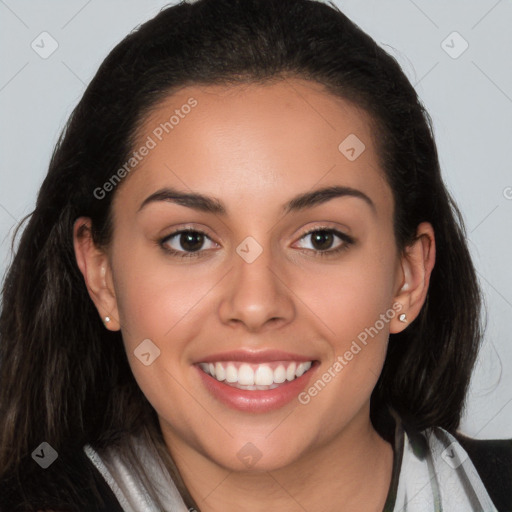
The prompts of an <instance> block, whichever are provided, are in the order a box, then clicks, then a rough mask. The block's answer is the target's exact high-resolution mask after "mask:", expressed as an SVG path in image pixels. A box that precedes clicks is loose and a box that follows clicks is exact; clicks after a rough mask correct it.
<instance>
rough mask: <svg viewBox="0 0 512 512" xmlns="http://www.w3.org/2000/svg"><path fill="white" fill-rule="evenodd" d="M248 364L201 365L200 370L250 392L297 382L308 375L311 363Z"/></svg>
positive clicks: (221, 363) (222, 363)
mask: <svg viewBox="0 0 512 512" xmlns="http://www.w3.org/2000/svg"><path fill="white" fill-rule="evenodd" d="M275 364H276V363H274V364H271V363H268V364H248V363H237V362H229V363H225V362H216V363H200V364H199V366H200V368H201V369H202V370H203V371H204V372H205V373H207V374H209V375H211V376H212V377H213V378H215V379H216V380H218V381H219V382H222V381H226V383H228V384H230V385H233V386H234V387H238V388H240V389H248V390H264V389H274V388H275V387H277V386H278V385H279V384H282V383H284V382H286V381H292V380H295V379H296V378H298V377H301V376H302V375H304V373H306V372H307V371H308V370H309V369H310V368H311V365H312V362H311V361H307V362H303V363H297V362H295V361H292V362H289V363H278V366H277V367H276V366H275ZM272 367H274V369H272Z"/></svg>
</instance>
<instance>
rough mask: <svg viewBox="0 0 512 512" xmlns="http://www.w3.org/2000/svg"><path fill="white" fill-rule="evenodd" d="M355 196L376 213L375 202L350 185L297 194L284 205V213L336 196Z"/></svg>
mask: <svg viewBox="0 0 512 512" xmlns="http://www.w3.org/2000/svg"><path fill="white" fill-rule="evenodd" d="M346 196H348V197H357V198H358V199H362V200H363V201H364V202H365V203H366V204H367V205H368V206H370V208H371V209H372V210H373V212H374V213H376V211H377V210H376V208H375V203H374V202H373V201H372V200H371V199H370V198H369V197H368V196H367V195H366V194H365V193H363V192H361V191H360V190H357V189H355V188H352V187H340V186H335V187H326V188H320V189H317V190H313V191H311V192H306V193H305V194H301V195H299V196H296V197H294V198H293V199H292V200H291V201H290V202H289V203H287V204H286V205H285V206H284V211H285V212H286V213H289V212H293V211H298V210H303V209H305V208H312V207H313V206H317V205H319V204H322V203H326V202H327V201H330V200H331V199H334V198H336V197H346Z"/></svg>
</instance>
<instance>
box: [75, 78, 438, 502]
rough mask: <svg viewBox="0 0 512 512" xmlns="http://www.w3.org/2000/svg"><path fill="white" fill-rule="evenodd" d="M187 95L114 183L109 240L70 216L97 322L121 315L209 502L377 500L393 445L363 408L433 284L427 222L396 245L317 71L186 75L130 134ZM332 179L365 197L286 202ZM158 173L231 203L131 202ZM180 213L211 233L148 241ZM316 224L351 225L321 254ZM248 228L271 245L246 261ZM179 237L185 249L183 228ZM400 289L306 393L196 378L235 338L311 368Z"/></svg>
mask: <svg viewBox="0 0 512 512" xmlns="http://www.w3.org/2000/svg"><path fill="white" fill-rule="evenodd" d="M190 97H193V98H195V99H196V100H197V102H198V104H197V106H196V107H195V108H194V109H193V110H192V111H191V112H190V114H188V115H187V116H185V117H184V119H181V120H180V123H179V125H177V126H175V128H174V129H173V131H172V132H171V133H169V134H167V135H165V137H164V139H163V140H162V141H161V142H159V143H158V145H157V146H156V147H155V148H154V149H152V150H151V151H150V153H149V154H148V155H147V156H146V157H145V158H144V160H143V161H142V162H141V163H140V164H139V165H138V167H137V169H136V171H134V172H133V173H131V174H130V175H129V177H128V178H126V179H125V180H124V182H123V183H122V185H120V186H119V187H118V188H117V190H115V192H114V193H115V198H114V204H113V214H114V232H113V233H114V234H113V239H112V242H111V244H110V245H109V247H108V248H105V249H102V248H98V247H95V246H94V244H93V243H92V241H91V238H90V236H89V235H88V233H87V231H86V232H85V234H84V235H83V236H78V228H79V227H80V226H82V225H86V226H90V221H89V219H87V218H80V219H78V221H77V222H76V224H75V251H76V256H77V262H78V265H79V267H80V270H81V271H82V273H83V275H84V279H85V282H86V284H87V287H88V290H89V293H90V296H91V298H92V300H93V301H94V303H95V304H96V307H97V309H98V313H99V314H100V315H101V317H102V318H104V317H105V316H109V317H110V319H111V320H110V322H108V324H106V328H108V329H111V330H118V329H121V331H122V334H123V340H124V343H125V347H126V351H127V354H128V358H129V361H130V365H131V368H132V371H133V374H134V376H135V378H136V380H137V382H138V384H139V386H140V387H141V389H142V391H143V392H144V394H145V395H146V397H147V398H148V400H149V401H150V402H151V404H152V405H153V407H154V408H155V410H156V411H157V413H158V416H159V420H160V424H161V427H162V431H163V434H164V438H165V441H166V444H167V446H168V448H169V451H170V453H171V455H172V456H173V457H174V460H175V461H176V464H177V466H178V468H179V470H180V472H181V474H182V476H183V478H184V481H185V483H186V485H187V487H188V489H189V490H190V492H191V494H192V496H193V497H194V499H195V500H196V502H197V503H198V505H199V507H200V508H201V510H202V511H205V512H210V511H222V512H230V511H235V510H237V511H238V510H246V511H249V512H251V511H263V510H269V509H275V508H276V507H280V509H281V510H285V511H290V512H291V511H303V510H315V511H319V512H321V511H323V512H327V511H336V512H340V511H344V510H351V511H353V510H364V511H380V510H382V507H383V505H384V502H385V499H386V495H387V492H388V488H389V484H390V479H391V472H392V460H393V452H392V447H391V446H390V445H389V444H388V443H387V442H386V441H384V440H383V439H382V438H381V437H380V436H379V435H378V434H377V432H376V431H375V430H374V428H373V426H372V424H371V422H370V418H369V401H370V395H371V392H372V390H373V388H374V386H375V384H376V382H377V379H378V376H379V374H380V372H381V369H382V366H383V364H384V359H385V355H386V349H387V340H388V336H389V333H390V332H392V333H396V332H399V331H401V330H403V329H405V328H407V325H408V324H409V323H410V322H412V321H413V320H414V319H415V318H416V316H417V315H418V313H419V311H420V309H421V307H422V305H423V303H424V301H425V297H426V293H427V289H428V283H429V278H430V273H431V271H432V268H433V265H434V259H435V243H434V233H433V229H432V227H431V225H430V224H428V223H423V224H421V225H419V226H418V230H417V235H418V237H417V239H416V241H415V242H414V243H413V244H412V245H411V246H409V247H407V248H406V249H405V250H404V251H403V252H401V251H399V250H398V249H397V247H396V242H395V238H394V234H393V198H392V192H391V189H390V187H389V185H388V184H387V182H386V179H385V177H384V174H383V171H382V170H381V169H380V167H379V160H378V156H377V153H376V149H375V144H374V138H373V137H374V134H373V133H372V131H371V124H370V119H369V118H368V116H367V115H366V114H365V112H363V111H361V110H360V109H358V108H356V107H355V106H354V105H352V104H350V103H348V102H347V101H345V100H343V99H340V98H337V97H334V96H332V95H330V94H328V93H326V92H325V91H324V90H323V89H322V87H321V86H320V85H319V84H316V83H311V82H306V81H304V80H301V79H291V80H283V81H279V82H276V83H273V84H271V85H244V86H241V85H237V86H229V87H228V86H225V87H224V86H207V87H206V86H205V87H199V86H190V87H187V88H184V89H181V90H180V91H178V92H176V93H175V94H174V95H172V96H170V97H168V98H167V99H166V100H165V101H164V102H163V103H162V104H161V105H160V106H159V108H157V109H155V110H154V111H153V113H152V114H151V116H150V117H149V118H147V119H146V120H145V123H144V124H143V126H142V128H141V130H140V132H139V140H140V142H141V143H143V142H144V141H145V140H146V138H147V136H148V135H151V133H152V132H153V130H154V129H155V127H157V126H158V125H159V123H160V122H163V121H165V120H167V119H168V118H169V116H170V115H171V114H172V112H173V111H174V110H175V109H176V108H180V106H181V105H183V104H185V103H186V102H187V100H188V99H189V98H190ZM352 133H353V134H356V135H357V137H358V138H359V139H360V140H361V141H363V143H364V144H365V146H366V149H365V151H364V152H363V153H362V154H361V155H360V156H359V157H358V158H357V159H356V160H354V161H349V160H348V159H347V158H346V157H345V156H344V155H343V154H342V153H341V152H340V151H339V150H338V146H339V144H340V142H341V141H343V140H344V139H345V138H346V137H347V136H348V135H349V134H352ZM327 186H344V187H351V188H353V189H357V190H358V191H360V192H362V193H364V194H365V195H366V196H368V197H369V198H370V199H371V201H372V203H373V205H374V206H373V207H371V206H369V205H368V204H367V202H366V201H364V200H362V199H361V198H358V197H351V196H344V197H337V198H332V199H330V200H329V201H326V202H323V203H321V204H317V205H315V206H313V207H310V208H305V209H303V210H300V211H294V212H290V213H288V214H284V213H283V210H282V205H284V204H285V203H287V202H288V201H290V200H291V199H292V198H293V197H295V196H297V195H300V194H303V193H306V192H311V191H312V190H315V189H319V188H323V187H327ZM164 187H173V188H176V189H179V190H180V191H184V192H192V191H193V192H196V193H200V194H204V195H207V196H211V197H213V198H216V199H217V200H218V201H220V202H222V204H223V205H224V207H225V209H226V214H224V215H221V214H213V213H210V212H202V211H196V210H194V209H191V208H188V207H186V206H183V205H179V204H175V203H173V202H170V201H159V202H151V203H149V204H147V205H146V206H145V207H144V208H142V210H140V211H139V208H140V206H141V203H142V202H143V201H144V200H145V199H146V198H147V197H148V196H150V195H151V194H153V193H154V192H156V191H158V190H160V189H162V188H164ZM185 227H193V228H194V229H198V230H200V231H204V232H205V233H206V234H207V235H208V237H209V239H208V238H206V239H205V243H204V246H203V247H204V249H203V250H202V252H201V251H200V252H201V254H200V255H199V256H198V255H197V254H198V253H196V256H192V257H190V258H180V257H177V256H172V255H170V254H168V253H166V252H165V251H164V250H163V249H162V247H161V246H160V245H159V243H158V240H160V239H161V238H163V237H165V236H167V235H169V234H172V233H173V232H175V231H179V229H183V228H185ZM312 228H317V229H319V228H324V229H326V228H331V229H337V230H339V231H341V232H342V233H346V234H349V235H350V236H352V237H353V238H354V240H355V241H354V243H353V244H349V245H347V244H345V247H344V250H343V251H341V252H339V253H337V254H331V255H323V256H322V255H319V254H318V253H320V252H321V251H320V250H318V249H317V250H315V246H314V245H313V243H312V238H311V236H308V235H306V236H304V234H305V233H306V232H307V231H308V230H310V229H312ZM248 236H251V237H253V238H254V239H255V240H256V241H257V242H258V243H259V244H260V246H261V247H262V249H263V252H262V253H261V254H260V256H259V257H258V258H257V259H256V260H255V261H254V262H252V263H247V262H246V261H244V259H242V258H241V257H240V256H239V255H238V254H237V252H236V248H237V246H238V245H239V244H240V243H241V242H242V240H244V239H245V238H246V237H248ZM210 239H211V240H212V241H211V242H210ZM343 243H344V242H341V244H342V245H343ZM339 245H340V240H339V239H337V238H335V239H334V242H333V247H334V246H339ZM172 247H173V248H175V249H181V250H182V251H184V249H183V248H182V246H180V244H179V236H178V237H175V238H174V239H173V242H172ZM315 254H316V255H315ZM393 304H395V306H396V305H399V306H398V307H400V308H401V311H400V313H405V314H406V315H407V323H403V322H400V321H399V320H398V314H396V315H395V316H394V318H392V319H391V320H390V321H389V322H388V323H386V324H385V326H384V328H383V329H382V330H380V331H379V333H378V335H377V336H375V337H374V338H373V339H370V341H369V342H368V344H367V345H366V346H364V348H363V349H362V350H361V351H360V352H359V353H358V354H357V355H356V356H354V358H353V359H352V360H351V361H350V362H348V364H347V365H346V366H345V367H344V369H343V371H341V372H339V373H338V374H337V376H336V377H335V378H333V379H332V380H331V382H329V384H328V385H326V386H325V388H324V389H322V391H321V392H319V393H318V394H317V396H315V397H313V398H312V399H311V401H310V402H309V403H308V404H307V405H301V404H299V403H298V401H297V400H293V401H292V402H291V403H289V404H287V405H285V406H284V407H282V408H281V409H278V410H276V411H272V412H265V413H258V414H254V413H251V412H241V411H238V410H235V409H232V408H230V407H227V406H226V405H224V404H223V403H221V402H219V401H218V400H217V399H216V398H215V397H213V396H212V395H211V394H210V393H209V392H208V391H207V390H206V389H205V387H204V386H203V385H202V383H201V380H200V378H199V375H198V372H197V369H196V368H195V367H194V366H193V363H194V362H197V361H200V360H201V358H202V357H206V356H208V355H211V354H215V353H219V352H224V351H228V350H235V349H240V348H244V349H246V350H252V351H259V350H263V349H279V350H284V351H288V352H292V353H296V354H300V355H304V356H308V357H310V358H311V359H312V360H318V361H319V362H320V366H319V367H318V368H316V369H315V370H314V372H315V374H314V377H312V381H311V382H314V381H315V380H316V379H317V378H319V377H320V376H321V375H322V374H323V373H324V372H326V371H327V370H328V369H329V368H330V367H332V365H333V363H334V361H335V360H336V357H337V356H338V355H343V354H344V353H345V352H346V351H347V350H348V349H349V348H350V345H351V343H352V341H353V340H355V339H356V338H357V336H358V334H359V333H361V332H362V331H364V329H365V328H368V327H370V326H374V325H375V322H376V320H378V319H379V315H381V314H383V313H385V312H386V311H388V310H390V309H391V308H392V306H393ZM147 338H149V339H151V340H152V341H153V343H155V344H156V345H157V346H158V347H159V349H160V351H161V355H160V357H159V358H158V359H156V360H155V362H154V363H153V364H151V365H150V366H144V365H143V364H141V363H140V361H139V360H138V359H137V358H136V357H135V356H134V354H133V351H134V350H135V348H136V347H137V346H138V345H139V344H140V343H141V341H142V340H144V339H147ZM248 442H250V443H252V444H253V445H254V446H255V447H256V448H257V450H258V451H259V453H260V454H261V458H260V459H259V460H258V461H257V463H256V464H255V465H254V466H252V467H247V465H246V464H245V463H244V462H243V460H241V459H240V458H239V457H238V456H237V453H238V452H239V450H240V449H241V448H242V447H244V446H245V445H246V444H247V443H248ZM368 475H371V478H369V477H368Z"/></svg>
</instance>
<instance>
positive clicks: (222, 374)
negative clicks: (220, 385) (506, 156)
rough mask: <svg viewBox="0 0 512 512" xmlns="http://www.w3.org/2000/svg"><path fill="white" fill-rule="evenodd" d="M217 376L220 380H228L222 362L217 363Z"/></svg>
mask: <svg viewBox="0 0 512 512" xmlns="http://www.w3.org/2000/svg"><path fill="white" fill-rule="evenodd" d="M215 378H216V379H217V380H218V381H220V382H222V381H223V380H226V370H224V366H222V365H221V364H220V363H216V364H215Z"/></svg>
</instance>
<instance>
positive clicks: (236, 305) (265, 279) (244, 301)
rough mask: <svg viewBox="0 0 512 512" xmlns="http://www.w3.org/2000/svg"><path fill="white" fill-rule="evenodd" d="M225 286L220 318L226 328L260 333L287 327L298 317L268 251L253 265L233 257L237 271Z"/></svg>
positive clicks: (291, 298) (288, 290)
mask: <svg viewBox="0 0 512 512" xmlns="http://www.w3.org/2000/svg"><path fill="white" fill-rule="evenodd" d="M225 287H226V288H225V289H224V291H223V295H222V299H221V302H220V305H219V317H220V319H221V321H222V322H223V323H224V324H226V325H230V326H232V327H236V326H243V327H244V328H245V329H246V330H247V331H250V332H258V331H262V330H265V329H267V328H277V327H281V326H284V325H286V324H288V323H290V322H291V321H292V320H293V319H294V317H295V314H296V308H295V304H294V301H293V292H292V291H291V289H290V288H289V286H288V285H287V284H286V277H285V275H284V274H283V273H282V272H280V271H279V268H278V266H277V265H276V264H275V263H274V264H273V262H272V260H271V255H270V251H269V250H263V252H262V253H261V255H260V256H259V257H258V258H257V259H256V260H255V261H253V262H251V263H248V262H247V261H244V260H243V259H242V258H241V257H239V256H238V255H237V254H236V255H234V268H233V270H232V271H231V272H230V273H229V279H228V280H227V281H226V284H225Z"/></svg>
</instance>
